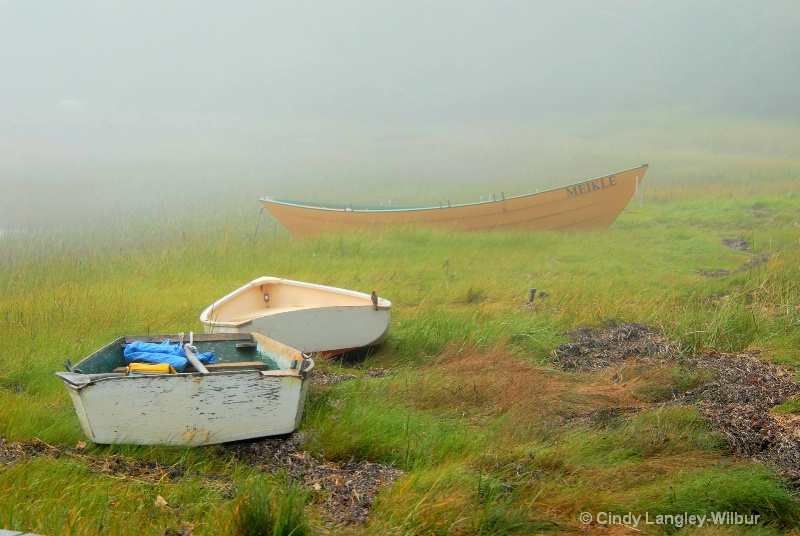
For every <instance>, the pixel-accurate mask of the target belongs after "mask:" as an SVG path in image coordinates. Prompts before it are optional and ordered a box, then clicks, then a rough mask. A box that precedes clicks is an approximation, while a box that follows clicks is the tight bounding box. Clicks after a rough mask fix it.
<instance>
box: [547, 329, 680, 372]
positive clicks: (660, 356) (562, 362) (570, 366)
mask: <svg viewBox="0 0 800 536" xmlns="http://www.w3.org/2000/svg"><path fill="white" fill-rule="evenodd" d="M560 335H569V336H571V337H572V341H573V342H571V343H567V344H562V345H560V346H558V347H557V348H556V349H555V352H554V357H553V361H554V363H555V364H556V365H558V366H559V367H560V368H561V369H563V370H566V371H574V372H596V371H599V370H602V369H605V368H608V367H611V366H613V365H616V364H619V363H622V362H624V361H627V360H629V359H636V360H638V361H646V362H648V363H652V364H661V363H663V362H666V361H674V360H675V359H676V358H677V356H678V353H679V351H678V345H677V344H675V343H672V342H670V341H668V340H667V339H666V337H664V335H663V334H662V333H661V332H659V331H657V330H655V329H653V328H650V327H648V326H645V325H642V324H617V325H614V326H612V327H609V328H604V329H598V330H591V329H588V328H579V329H576V330H573V331H570V332H568V333H561V334H560Z"/></svg>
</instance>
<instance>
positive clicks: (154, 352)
mask: <svg viewBox="0 0 800 536" xmlns="http://www.w3.org/2000/svg"><path fill="white" fill-rule="evenodd" d="M123 353H124V355H125V362H126V363H154V364H158V363H168V364H170V365H172V367H173V368H174V369H175V370H177V371H178V372H183V369H185V368H186V365H187V364H189V360H188V359H186V354H185V353H184V351H183V345H182V344H179V343H174V344H173V343H172V342H170V341H169V340H166V341H164V342H162V343H160V344H158V343H154V342H144V341H133V342H132V343H129V344H127V345H125V350H124V351H123ZM197 359H199V360H200V362H201V363H203V364H204V365H208V364H211V363H216V362H217V359H216V358H215V357H214V353H213V352H204V353H202V354H197Z"/></svg>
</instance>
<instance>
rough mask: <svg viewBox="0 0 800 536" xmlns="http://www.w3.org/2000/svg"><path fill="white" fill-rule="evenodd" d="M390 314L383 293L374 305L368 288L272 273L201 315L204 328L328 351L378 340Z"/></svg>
mask: <svg viewBox="0 0 800 536" xmlns="http://www.w3.org/2000/svg"><path fill="white" fill-rule="evenodd" d="M265 296H268V300H265ZM390 320H391V302H390V301H388V300H385V299H383V298H378V302H377V306H375V304H373V302H372V299H371V296H370V295H368V294H364V293H361V292H355V291H351V290H346V289H340V288H336V287H328V286H324V285H316V284H313V283H305V282H301V281H292V280H289V279H281V278H276V277H261V278H258V279H255V280H253V281H251V282H250V283H247V284H246V285H244V286H242V287H240V288H238V289H236V290H235V291H233V292H231V293H230V294H228V295H226V296H224V297H223V298H221V299H219V300H217V301H216V302H214V303H212V304H211V305H210V306H208V307H207V308H206V309H205V310H204V311H203V312H202V314H201V315H200V322H201V323H202V324H203V327H204V329H205V331H206V333H233V332H255V333H261V334H262V335H266V336H267V337H269V338H272V339H275V340H278V341H280V342H282V343H284V344H286V345H288V346H291V347H293V348H297V349H299V350H301V351H304V352H314V353H322V354H325V355H328V356H330V355H336V354H340V353H342V352H346V351H349V350H353V349H357V348H364V347H368V346H374V345H377V344H380V343H382V342H383V341H384V340H386V337H387V336H388V333H389V324H390Z"/></svg>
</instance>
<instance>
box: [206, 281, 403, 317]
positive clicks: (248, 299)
mask: <svg viewBox="0 0 800 536" xmlns="http://www.w3.org/2000/svg"><path fill="white" fill-rule="evenodd" d="M337 290H338V292H336V293H332V292H330V291H328V290H326V289H325V287H322V286H318V285H302V284H296V282H293V281H288V280H285V279H279V278H274V277H263V278H260V279H257V280H255V281H253V282H252V283H250V284H249V285H246V286H244V287H242V288H240V289H238V290H236V291H235V292H233V293H231V294H229V295H228V296H226V297H225V298H223V299H221V300H219V301H217V302H215V303H214V304H213V305H212V306H211V307H209V308H208V310H207V311H206V312H204V314H203V317H202V318H203V319H204V320H210V321H213V322H215V324H216V325H219V326H242V325H245V324H247V323H248V322H252V321H253V320H254V319H256V318H261V317H264V316H269V315H276V314H279V313H285V312H288V311H301V310H303V309H317V308H321V307H363V306H365V305H369V306H372V303H371V301H370V299H369V296H366V295H363V294H361V293H358V292H347V291H344V290H341V289H337ZM390 305H391V304H390V303H389V302H387V301H386V300H383V299H380V300H379V303H378V307H379V308H389V307H390Z"/></svg>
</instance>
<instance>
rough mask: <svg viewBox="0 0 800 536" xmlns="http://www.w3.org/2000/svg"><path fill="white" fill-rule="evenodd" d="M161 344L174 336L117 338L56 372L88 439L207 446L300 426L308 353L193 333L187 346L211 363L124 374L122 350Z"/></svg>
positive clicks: (249, 337) (258, 339)
mask: <svg viewBox="0 0 800 536" xmlns="http://www.w3.org/2000/svg"><path fill="white" fill-rule="evenodd" d="M165 340H171V341H173V342H178V341H179V336H178V335H156V336H128V337H121V338H119V339H116V340H115V341H113V342H112V343H110V344H108V345H106V346H104V347H103V348H101V349H99V350H97V351H96V352H94V353H93V354H91V355H90V356H88V357H86V358H85V359H83V360H81V361H80V362H78V363H77V364H76V365H75V366H74V367H72V366H70V365H69V363H67V368H68V371H67V372H58V373H56V375H57V376H58V377H59V378H61V379H62V380H63V381H64V385H65V386H66V387H67V390H68V391H69V394H70V397H71V398H72V402H73V404H74V405H75V411H76V412H77V414H78V420H79V421H80V424H81V427H82V428H83V431H84V432H85V433H86V435H87V436H88V437H89V438H90V439H91V440H92V441H94V442H95V443H101V444H106V443H125V444H136V445H210V444H214V443H224V442H228V441H238V440H242V439H252V438H257V437H265V436H271V435H279V434H286V433H289V432H292V431H294V430H295V429H297V427H298V426H299V425H300V421H301V418H302V415H303V407H304V403H305V399H306V394H307V392H308V382H309V377H310V371H311V370H312V369H313V368H314V361H313V359H312V358H311V357H310V355H304V354H302V353H301V352H299V351H297V350H295V349H293V348H290V347H288V346H286V345H284V344H281V343H279V342H277V341H274V340H271V339H269V338H267V337H264V336H263V335H260V334H257V333H231V334H214V335H207V334H198V335H194V337H193V341H192V343H193V345H194V347H196V349H197V352H213V353H214V355H215V357H216V361H217V363H216V364H210V365H205V366H203V365H202V364H198V365H197V367H198V369H199V370H200V371H198V369H195V368H192V367H191V365H190V366H188V367H187V368H186V369H185V371H184V372H182V373H172V374H169V373H168V374H154V373H130V371H129V370H128V368H127V367H126V365H127V363H126V360H125V357H124V355H123V349H124V347H125V346H126V345H128V344H131V343H133V342H134V341H145V342H156V343H160V342H163V341H165ZM187 354H192V352H191V351H189V352H187ZM191 357H194V356H191ZM190 362H194V361H191V360H190ZM201 371H205V372H201Z"/></svg>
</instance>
